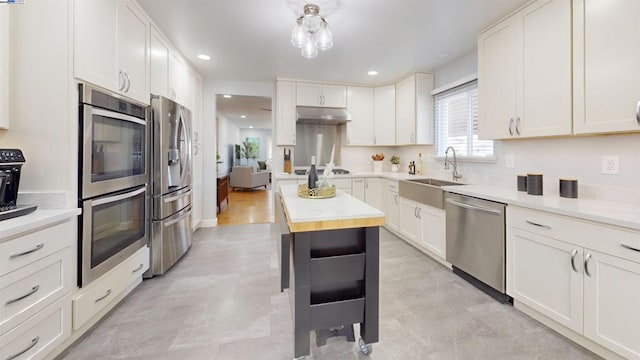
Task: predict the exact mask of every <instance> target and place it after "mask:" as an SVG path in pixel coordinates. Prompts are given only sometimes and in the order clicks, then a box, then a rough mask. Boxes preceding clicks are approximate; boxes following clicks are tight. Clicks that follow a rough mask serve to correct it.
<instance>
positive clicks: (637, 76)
mask: <svg viewBox="0 0 640 360" xmlns="http://www.w3.org/2000/svg"><path fill="white" fill-rule="evenodd" d="M573 6H574V17H573V20H574V22H573V30H574V42H573V44H574V47H573V50H574V61H573V66H574V101H575V104H574V117H575V118H574V132H575V133H576V134H588V133H605V132H620V131H639V130H640V114H639V112H640V46H639V44H640V2H639V1H604V0H574V1H573Z"/></svg>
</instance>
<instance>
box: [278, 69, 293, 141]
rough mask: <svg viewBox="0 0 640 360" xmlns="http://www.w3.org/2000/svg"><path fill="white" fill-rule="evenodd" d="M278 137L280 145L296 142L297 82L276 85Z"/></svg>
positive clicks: (281, 82) (282, 82) (283, 82)
mask: <svg viewBox="0 0 640 360" xmlns="http://www.w3.org/2000/svg"><path fill="white" fill-rule="evenodd" d="M276 139H277V144H278V145H295V144H296V83H295V82H292V81H278V83H277V85H276Z"/></svg>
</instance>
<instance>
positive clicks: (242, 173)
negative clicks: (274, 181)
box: [229, 166, 269, 190]
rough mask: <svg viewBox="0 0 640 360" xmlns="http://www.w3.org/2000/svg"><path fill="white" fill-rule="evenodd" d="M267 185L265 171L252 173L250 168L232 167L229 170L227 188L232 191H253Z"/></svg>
mask: <svg viewBox="0 0 640 360" xmlns="http://www.w3.org/2000/svg"><path fill="white" fill-rule="evenodd" d="M267 185H269V173H268V172H267V171H254V170H253V167H252V166H234V167H233V168H231V176H230V177H229V187H231V188H232V189H234V190H235V189H236V188H242V189H254V188H257V187H260V186H264V188H265V189H266V188H267Z"/></svg>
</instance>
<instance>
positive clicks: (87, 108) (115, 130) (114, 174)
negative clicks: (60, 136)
mask: <svg viewBox="0 0 640 360" xmlns="http://www.w3.org/2000/svg"><path fill="white" fill-rule="evenodd" d="M78 90H79V94H80V104H79V105H80V111H79V113H80V130H81V133H80V149H79V155H80V156H79V162H80V164H79V174H78V205H79V206H80V207H81V208H82V209H83V211H82V215H81V219H80V225H79V226H80V229H79V249H78V252H79V255H80V258H79V260H78V270H79V271H78V285H79V286H81V287H82V286H85V285H87V284H89V283H90V282H91V281H93V280H95V279H97V278H98V277H100V276H101V275H102V274H104V273H106V272H107V271H109V270H110V269H112V268H113V267H115V266H116V265H118V264H120V263H121V262H122V261H123V260H125V259H126V258H128V257H129V256H131V255H133V254H134V253H135V252H136V251H137V250H138V249H140V248H141V247H143V246H145V245H146V244H147V242H148V235H147V234H148V228H149V226H148V224H149V218H150V217H149V211H148V187H147V184H148V182H149V173H148V166H147V162H148V161H147V154H148V150H147V149H148V143H147V139H148V131H149V130H148V127H147V108H146V107H145V106H144V105H143V104H138V103H134V102H132V101H130V100H125V99H123V98H121V97H120V96H119V95H117V94H112V93H109V92H107V91H106V90H102V89H100V88H98V87H95V86H93V85H88V84H80V85H79V88H78Z"/></svg>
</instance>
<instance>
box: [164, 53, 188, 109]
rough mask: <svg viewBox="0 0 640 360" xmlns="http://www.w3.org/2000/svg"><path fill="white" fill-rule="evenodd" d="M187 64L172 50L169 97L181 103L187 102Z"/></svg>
mask: <svg viewBox="0 0 640 360" xmlns="http://www.w3.org/2000/svg"><path fill="white" fill-rule="evenodd" d="M186 78H187V66H186V65H185V64H184V63H183V61H182V59H181V58H180V55H178V54H177V53H174V52H172V53H171V54H170V56H169V89H168V92H169V98H170V99H171V100H173V101H175V102H177V103H179V104H181V105H184V102H185V87H186V80H185V79H186Z"/></svg>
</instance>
